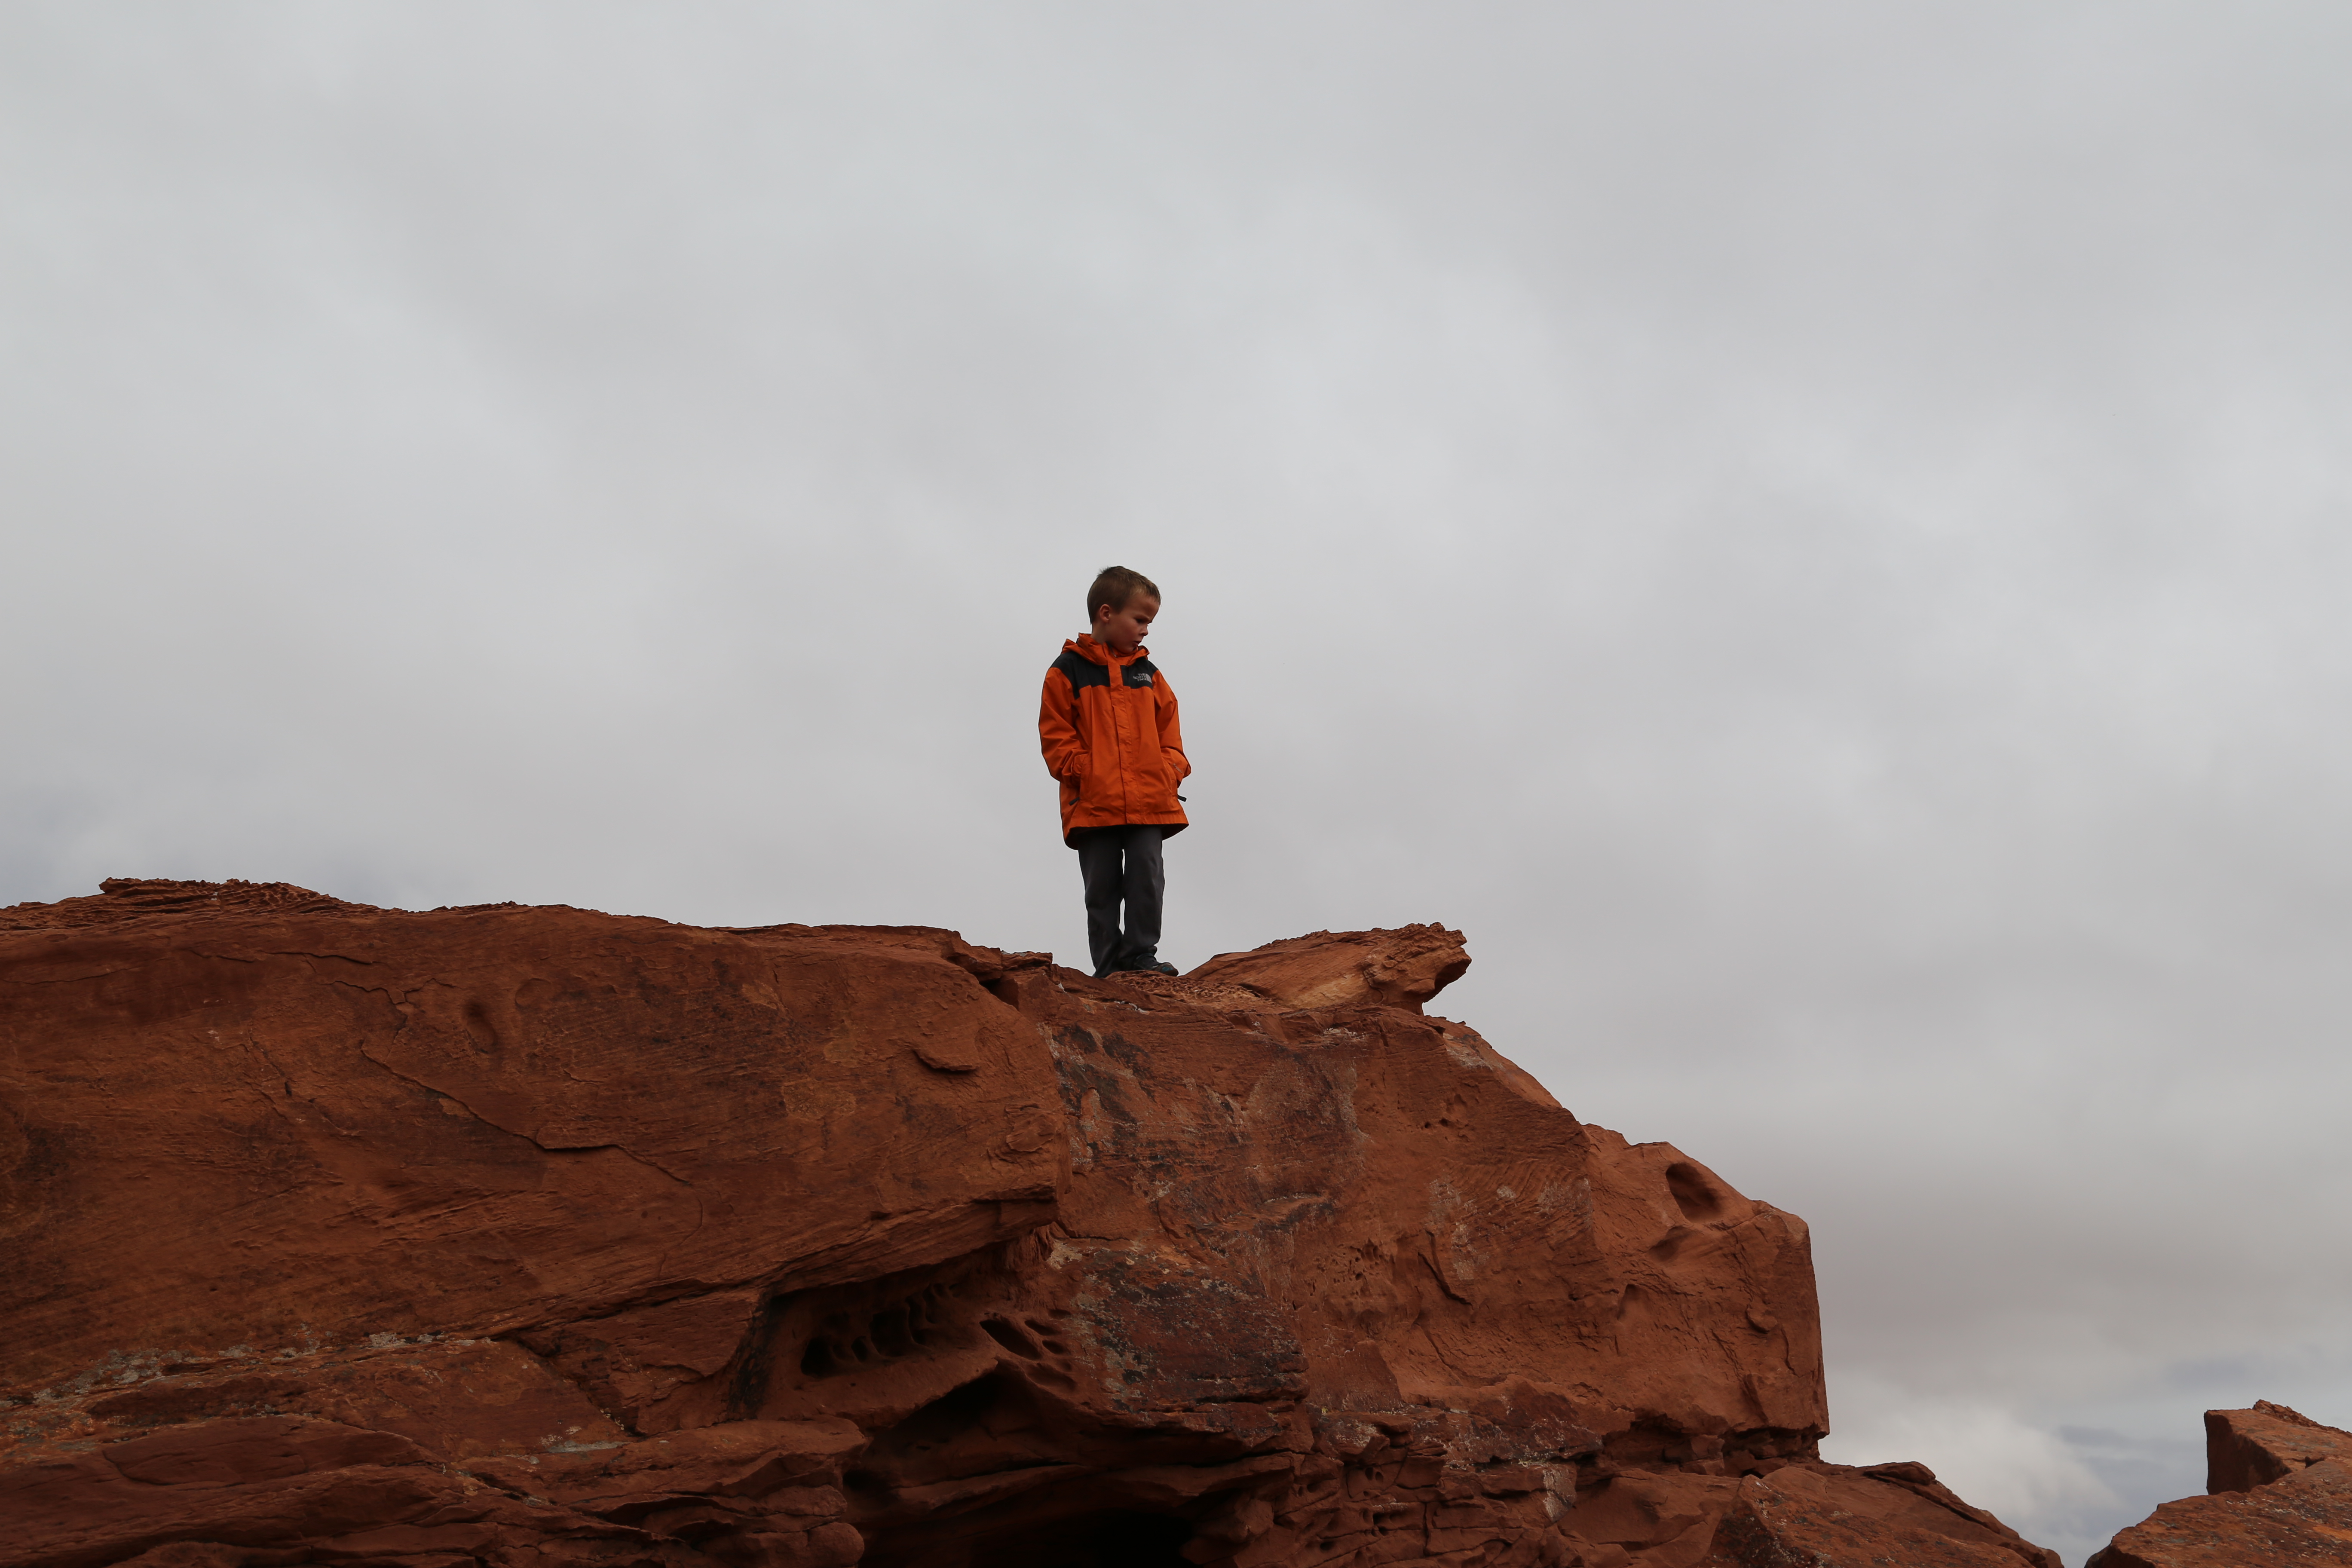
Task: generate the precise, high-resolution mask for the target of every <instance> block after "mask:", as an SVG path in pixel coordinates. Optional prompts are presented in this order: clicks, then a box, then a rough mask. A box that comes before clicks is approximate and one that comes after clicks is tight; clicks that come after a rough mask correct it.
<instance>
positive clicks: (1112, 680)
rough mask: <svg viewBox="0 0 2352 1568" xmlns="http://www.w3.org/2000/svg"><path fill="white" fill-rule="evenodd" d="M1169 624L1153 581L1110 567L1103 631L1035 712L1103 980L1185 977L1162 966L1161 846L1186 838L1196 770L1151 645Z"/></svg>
mask: <svg viewBox="0 0 2352 1568" xmlns="http://www.w3.org/2000/svg"><path fill="white" fill-rule="evenodd" d="M1159 614H1160V590H1159V589H1158V588H1157V587H1155V586H1153V584H1152V582H1151V579H1150V578H1149V577H1146V576H1145V575H1144V574H1142V573H1140V572H1130V571H1129V570H1128V569H1127V568H1126V567H1124V566H1110V567H1106V568H1104V570H1103V572H1102V574H1100V575H1099V576H1097V578H1096V579H1095V582H1094V586H1093V587H1091V588H1089V589H1087V618H1088V619H1089V620H1091V621H1092V622H1093V623H1094V628H1093V630H1091V631H1087V632H1081V633H1080V634H1079V635H1078V636H1077V637H1076V638H1074V639H1073V640H1071V641H1069V642H1066V643H1064V644H1063V645H1062V657H1061V658H1057V659H1055V661H1054V663H1053V667H1052V668H1049V669H1047V670H1046V671H1045V700H1044V701H1043V702H1042V703H1041V704H1040V706H1039V707H1038V710H1037V738H1038V742H1039V743H1040V745H1041V746H1042V747H1043V749H1044V751H1045V771H1046V772H1048V773H1052V774H1053V775H1054V777H1055V778H1056V779H1058V780H1059V781H1060V782H1061V785H1062V842H1063V843H1065V844H1067V845H1068V846H1069V847H1071V848H1073V849H1075V850H1076V851H1077V852H1078V872H1079V874H1080V875H1081V876H1082V877H1084V878H1085V879H1086V884H1087V946H1088V948H1089V949H1091V950H1092V952H1093V954H1094V961H1095V978H1096V979H1097V980H1099V979H1101V978H1102V977H1103V976H1104V975H1106V974H1117V973H1120V972H1121V971H1129V970H1143V971H1148V972H1150V973H1156V974H1173V973H1176V966H1175V965H1174V964H1172V963H1161V962H1160V893H1161V890H1162V889H1163V888H1164V886H1165V876H1164V873H1163V872H1162V870H1161V868H1160V840H1161V839H1163V838H1165V837H1168V836H1169V835H1170V834H1171V833H1181V832H1182V831H1183V830H1184V826H1185V821H1184V807H1183V805H1181V801H1182V800H1183V796H1181V795H1178V794H1177V793H1176V786H1177V785H1178V784H1181V782H1183V779H1184V775H1185V774H1187V773H1191V772H1192V763H1189V762H1187V761H1185V759H1184V737H1183V733H1182V731H1180V730H1179V729H1178V728H1177V726H1176V695H1175V693H1173V692H1171V691H1170V690H1169V689H1168V678H1167V677H1166V676H1164V675H1162V674H1160V668H1159V667H1158V666H1157V665H1155V664H1153V663H1152V662H1151V658H1150V649H1149V648H1146V647H1144V646H1143V634H1144V633H1145V632H1147V631H1150V629H1151V622H1152V619H1153V617H1154V616H1158V615H1159ZM1121 903H1124V904H1125V905H1126V906H1127V919H1126V922H1125V924H1124V926H1122V925H1121V923H1120V920H1119V906H1120V904H1121Z"/></svg>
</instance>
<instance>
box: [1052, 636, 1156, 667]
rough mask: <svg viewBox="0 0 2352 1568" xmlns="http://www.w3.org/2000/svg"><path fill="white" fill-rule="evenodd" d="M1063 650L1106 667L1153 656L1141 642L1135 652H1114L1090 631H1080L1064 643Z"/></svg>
mask: <svg viewBox="0 0 2352 1568" xmlns="http://www.w3.org/2000/svg"><path fill="white" fill-rule="evenodd" d="M1062 651H1063V652H1064V653H1074V654H1076V655H1077V656H1078V657H1079V658H1085V659H1092V660H1093V661H1094V662H1095V663H1097V664H1099V665H1102V666H1104V667H1105V668H1108V667H1109V666H1111V665H1114V664H1126V663H1129V661H1131V660H1134V659H1139V658H1150V657H1151V650H1150V648H1148V647H1143V646H1142V645H1141V644H1137V645H1136V649H1135V651H1134V652H1133V653H1129V654H1117V653H1113V652H1111V650H1110V649H1109V648H1108V647H1106V646H1104V645H1103V644H1101V643H1098V642H1097V641H1095V639H1094V637H1093V634H1091V633H1088V632H1080V633H1079V634H1078V635H1077V636H1076V637H1072V638H1071V639H1070V640H1069V641H1067V642H1066V643H1064V644H1063V645H1062Z"/></svg>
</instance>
